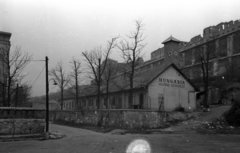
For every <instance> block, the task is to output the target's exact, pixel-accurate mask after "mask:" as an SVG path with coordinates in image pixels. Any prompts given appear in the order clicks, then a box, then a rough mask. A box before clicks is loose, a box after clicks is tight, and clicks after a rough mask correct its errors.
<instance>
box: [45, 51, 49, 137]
mask: <svg viewBox="0 0 240 153" xmlns="http://www.w3.org/2000/svg"><path fill="white" fill-rule="evenodd" d="M45 62H46V132H47V133H48V131H49V95H48V93H49V83H48V57H47V56H46V57H45Z"/></svg>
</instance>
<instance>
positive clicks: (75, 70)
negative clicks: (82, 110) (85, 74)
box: [70, 58, 82, 106]
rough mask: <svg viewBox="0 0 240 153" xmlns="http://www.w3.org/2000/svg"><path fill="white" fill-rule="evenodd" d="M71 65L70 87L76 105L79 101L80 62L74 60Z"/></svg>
mask: <svg viewBox="0 0 240 153" xmlns="http://www.w3.org/2000/svg"><path fill="white" fill-rule="evenodd" d="M70 63H71V68H72V72H71V73H70V80H71V81H70V84H71V87H72V88H74V90H75V92H74V95H75V97H76V104H78V101H79V95H78V94H79V77H80V74H81V73H82V69H81V62H80V61H79V60H76V59H74V58H73V59H72V61H71V62H70ZM80 106H81V104H80Z"/></svg>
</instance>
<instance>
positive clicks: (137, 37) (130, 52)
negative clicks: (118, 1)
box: [118, 20, 146, 105]
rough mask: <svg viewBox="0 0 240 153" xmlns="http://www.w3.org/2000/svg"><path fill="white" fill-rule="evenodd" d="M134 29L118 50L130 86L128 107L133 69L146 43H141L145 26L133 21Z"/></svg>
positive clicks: (131, 95)
mask: <svg viewBox="0 0 240 153" xmlns="http://www.w3.org/2000/svg"><path fill="white" fill-rule="evenodd" d="M134 22H135V25H136V29H135V31H131V32H130V34H129V35H127V38H128V40H126V39H123V40H122V41H121V42H120V45H119V46H118V48H119V49H120V50H121V53H122V58H123V59H124V60H125V62H126V63H127V66H128V67H127V69H126V72H125V74H126V77H127V78H128V81H129V85H130V95H129V96H130V97H129V101H130V105H132V103H133V82H134V78H135V76H136V72H135V69H136V67H137V66H139V64H140V59H142V56H143V55H142V50H143V48H144V47H145V46H146V43H143V41H144V40H145V37H143V31H144V29H143V27H144V26H145V25H144V24H143V23H142V20H135V21H134Z"/></svg>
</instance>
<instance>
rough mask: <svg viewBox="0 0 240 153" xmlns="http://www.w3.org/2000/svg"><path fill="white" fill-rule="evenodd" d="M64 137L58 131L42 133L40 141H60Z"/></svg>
mask: <svg viewBox="0 0 240 153" xmlns="http://www.w3.org/2000/svg"><path fill="white" fill-rule="evenodd" d="M64 137H66V135H64V134H63V133H60V132H58V131H51V132H44V133H43V138H42V140H49V139H61V138H64Z"/></svg>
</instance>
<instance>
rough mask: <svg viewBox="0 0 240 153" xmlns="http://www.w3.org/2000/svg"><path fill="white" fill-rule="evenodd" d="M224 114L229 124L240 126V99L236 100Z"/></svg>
mask: <svg viewBox="0 0 240 153" xmlns="http://www.w3.org/2000/svg"><path fill="white" fill-rule="evenodd" d="M224 116H225V119H226V121H227V122H228V124H229V125H233V126H240V100H238V99H237V100H235V102H234V103H233V105H232V107H231V108H230V109H229V111H227V112H226V113H225V115H224Z"/></svg>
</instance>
